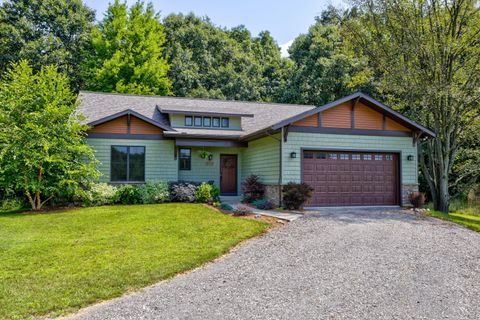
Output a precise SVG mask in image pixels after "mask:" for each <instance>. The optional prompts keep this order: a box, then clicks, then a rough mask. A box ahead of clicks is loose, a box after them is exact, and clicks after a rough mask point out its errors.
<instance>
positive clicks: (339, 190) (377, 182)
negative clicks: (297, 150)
mask: <svg viewBox="0 0 480 320" xmlns="http://www.w3.org/2000/svg"><path fill="white" fill-rule="evenodd" d="M399 173H400V169H399V154H398V153H385V152H350V151H348V152H347V151H328V150H327V151H322V150H304V151H303V154H302V179H303V182H305V183H308V184H309V185H311V186H312V187H313V188H314V191H313V194H312V197H311V199H310V200H309V202H308V203H307V206H318V207H324V206H379V205H399V204H400V197H399V193H400V192H399V191H400V179H399V176H400V174H399Z"/></svg>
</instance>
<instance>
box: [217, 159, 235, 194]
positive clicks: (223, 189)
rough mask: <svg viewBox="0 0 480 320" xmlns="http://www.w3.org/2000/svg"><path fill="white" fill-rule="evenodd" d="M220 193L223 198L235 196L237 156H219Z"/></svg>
mask: <svg viewBox="0 0 480 320" xmlns="http://www.w3.org/2000/svg"><path fill="white" fill-rule="evenodd" d="M220 193H221V194H222V195H223V196H236V195H237V155H236V154H221V155H220Z"/></svg>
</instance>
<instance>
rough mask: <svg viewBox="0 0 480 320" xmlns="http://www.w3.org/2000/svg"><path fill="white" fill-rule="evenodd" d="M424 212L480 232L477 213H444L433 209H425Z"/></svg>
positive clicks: (479, 219) (479, 217)
mask: <svg viewBox="0 0 480 320" xmlns="http://www.w3.org/2000/svg"><path fill="white" fill-rule="evenodd" d="M467 212H468V211H467ZM425 213H426V214H428V215H430V216H432V217H435V218H440V219H443V220H448V221H452V222H455V223H458V224H461V225H464V226H465V227H467V228H469V229H472V230H474V231H478V232H480V215H478V214H468V213H463V212H458V213H457V212H451V213H449V214H445V213H442V212H438V211H433V210H430V211H425Z"/></svg>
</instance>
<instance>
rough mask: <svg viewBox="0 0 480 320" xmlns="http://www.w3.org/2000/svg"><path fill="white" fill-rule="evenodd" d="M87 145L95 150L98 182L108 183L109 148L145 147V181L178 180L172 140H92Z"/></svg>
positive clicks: (89, 139) (88, 140)
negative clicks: (98, 163)
mask: <svg viewBox="0 0 480 320" xmlns="http://www.w3.org/2000/svg"><path fill="white" fill-rule="evenodd" d="M86 141H87V143H88V144H89V145H91V146H92V147H93V149H94V150H95V156H96V158H97V160H98V161H100V165H99V167H98V169H99V170H100V172H101V173H102V174H103V175H102V177H101V178H100V181H103V182H109V181H110V151H111V146H114V145H118V146H144V147H145V180H146V181H150V180H161V181H175V180H177V179H178V162H177V160H175V159H174V146H175V142H174V140H130V139H94V138H88V139H87V140H86Z"/></svg>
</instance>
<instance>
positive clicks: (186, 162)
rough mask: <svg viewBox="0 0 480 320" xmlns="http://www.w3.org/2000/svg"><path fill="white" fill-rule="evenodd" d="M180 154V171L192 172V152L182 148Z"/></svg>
mask: <svg viewBox="0 0 480 320" xmlns="http://www.w3.org/2000/svg"><path fill="white" fill-rule="evenodd" d="M178 153H179V157H178V159H179V161H178V168H179V169H180V170H190V169H191V168H192V150H191V149H188V148H180V149H179V150H178Z"/></svg>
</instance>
